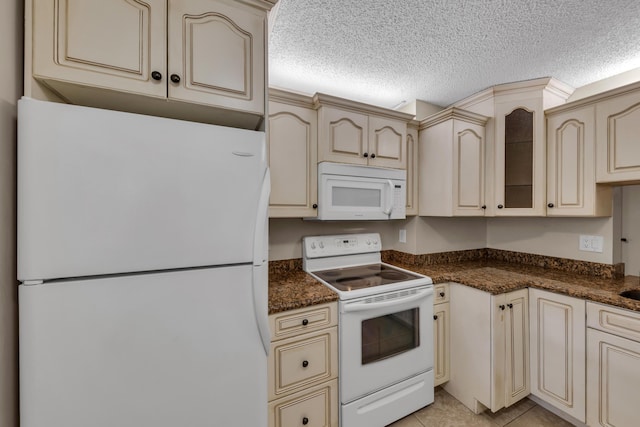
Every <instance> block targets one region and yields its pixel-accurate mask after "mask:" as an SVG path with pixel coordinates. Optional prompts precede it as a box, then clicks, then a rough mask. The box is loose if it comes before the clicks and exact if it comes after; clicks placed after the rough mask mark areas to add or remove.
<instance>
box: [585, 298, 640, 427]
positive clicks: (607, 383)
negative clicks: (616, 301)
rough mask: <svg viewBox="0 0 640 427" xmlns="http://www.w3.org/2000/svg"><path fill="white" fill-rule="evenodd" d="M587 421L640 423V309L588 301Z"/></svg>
mask: <svg viewBox="0 0 640 427" xmlns="http://www.w3.org/2000/svg"><path fill="white" fill-rule="evenodd" d="M587 326H588V328H587V424H588V425H589V426H592V427H595V426H615V427H632V426H637V425H638V423H639V420H640V418H639V417H638V408H640V393H639V392H638V390H640V313H638V312H633V311H628V310H623V309H618V308H614V307H609V306H605V305H601V304H596V303H591V302H588V303H587Z"/></svg>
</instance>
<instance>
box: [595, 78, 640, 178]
mask: <svg viewBox="0 0 640 427" xmlns="http://www.w3.org/2000/svg"><path fill="white" fill-rule="evenodd" d="M596 141H597V142H596V147H597V162H596V166H597V177H596V181H597V182H600V183H638V182H640V87H638V85H637V84H635V85H631V86H629V87H625V88H621V89H618V90H616V91H614V92H613V96H612V97H610V98H608V99H603V100H600V101H598V102H597V104H596Z"/></svg>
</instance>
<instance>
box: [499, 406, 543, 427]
mask: <svg viewBox="0 0 640 427" xmlns="http://www.w3.org/2000/svg"><path fill="white" fill-rule="evenodd" d="M533 408H535V406H532V407H531V408H529V409H527V410H526V411H524V412H523V413H521V414H520V415H518V416H517V417H515V418H514V419H512V420H511V421H509V422H508V423H507V424H505V425H504V427H509V425H511V424H513V423H514V422H515V421H516V420H517V419H518V418H520V417H522V416H524V414H526V413H527V412H529V411H530V410H532V409H533Z"/></svg>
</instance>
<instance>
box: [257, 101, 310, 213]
mask: <svg viewBox="0 0 640 427" xmlns="http://www.w3.org/2000/svg"><path fill="white" fill-rule="evenodd" d="M268 132H269V137H268V144H269V167H270V169H271V197H270V199H269V216H271V217H314V216H316V215H317V203H318V168H317V160H316V157H317V150H318V145H317V116H316V112H315V110H312V109H309V108H302V107H297V106H292V105H287V104H281V103H277V102H270V103H269V126H268ZM314 206H315V208H314Z"/></svg>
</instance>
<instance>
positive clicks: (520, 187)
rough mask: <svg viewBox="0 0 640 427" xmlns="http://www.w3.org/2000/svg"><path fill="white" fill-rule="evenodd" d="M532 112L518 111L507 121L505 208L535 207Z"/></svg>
mask: <svg viewBox="0 0 640 427" xmlns="http://www.w3.org/2000/svg"><path fill="white" fill-rule="evenodd" d="M533 114H534V113H533V112H532V111H527V110H525V109H524V108H516V109H515V110H513V111H512V112H511V113H510V114H507V115H506V116H505V119H504V165H505V166H504V207H505V208H507V209H510V208H532V207H533Z"/></svg>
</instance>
